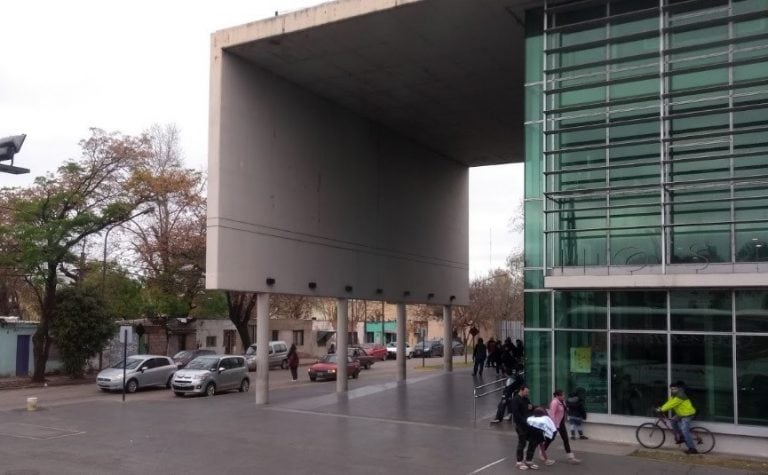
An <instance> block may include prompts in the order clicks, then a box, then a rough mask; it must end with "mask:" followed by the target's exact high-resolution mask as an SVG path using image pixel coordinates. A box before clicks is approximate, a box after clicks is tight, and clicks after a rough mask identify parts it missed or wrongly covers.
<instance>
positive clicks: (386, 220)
mask: <svg viewBox="0 0 768 475" xmlns="http://www.w3.org/2000/svg"><path fill="white" fill-rule="evenodd" d="M532 3H535V2H527V1H518V2H514V1H512V0H510V1H506V2H505V1H501V0H397V1H395V0H341V1H337V2H333V3H327V4H322V5H320V6H317V7H313V8H309V9H306V10H302V11H298V12H295V13H290V14H287V15H283V16H278V17H275V18H270V19H266V20H263V21H259V22H255V23H250V24H246V25H243V26H239V27H235V28H231V29H227V30H223V31H219V32H216V33H214V35H213V38H212V48H211V117H210V138H209V170H210V187H209V199H208V253H207V274H206V275H207V286H208V287H209V288H220V289H229V290H242V291H256V292H280V293H288V294H303V295H318V296H334V297H349V298H362V299H376V300H381V299H384V300H389V301H399V302H406V303H433V304H466V303H468V280H469V276H468V266H469V262H468V261H469V256H468V252H469V251H468V247H469V243H468V224H469V223H468V221H469V218H468V213H469V210H468V187H469V180H468V176H469V175H468V168H469V167H472V166H480V165H490V164H501V163H510V162H520V161H522V155H523V133H522V131H523V95H524V94H523V90H524V88H523V71H524V28H523V18H524V10H525V8H527V7H528V6H530V5H532Z"/></svg>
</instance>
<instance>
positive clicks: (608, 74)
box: [603, 2, 612, 266]
mask: <svg viewBox="0 0 768 475" xmlns="http://www.w3.org/2000/svg"><path fill="white" fill-rule="evenodd" d="M605 9H606V14H607V16H609V17H610V15H611V3H610V2H608V3H607V4H606V5H605ZM605 36H606V37H607V38H611V23H610V22H606V24H605ZM605 59H606V61H610V59H611V48H608V47H607V46H606V48H605ZM605 79H606V83H605V85H604V87H605V103H606V104H610V102H611V87H610V86H611V84H612V79H611V68H610V67H609V66H608V65H607V64H606V66H605ZM604 111H605V144H606V145H610V144H611V108H610V107H608V106H605V109H604ZM610 165H611V149H610V148H606V149H605V166H606V168H607V170H606V172H605V189H606V190H607V191H606V193H605V198H604V199H605V204H606V208H605V216H604V219H605V225H606V227H607V231H606V233H605V234H606V236H605V255H604V256H603V258H604V259H605V264H606V266H610V265H611V264H612V262H611V209H610V208H611V191H610V190H611V170H610V168H609V167H610Z"/></svg>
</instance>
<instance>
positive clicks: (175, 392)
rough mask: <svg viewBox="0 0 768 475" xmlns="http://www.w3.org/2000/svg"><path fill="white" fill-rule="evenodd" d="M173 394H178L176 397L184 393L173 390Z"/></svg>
mask: <svg viewBox="0 0 768 475" xmlns="http://www.w3.org/2000/svg"><path fill="white" fill-rule="evenodd" d="M173 394H174V395H175V396H178V397H181V396H183V395H184V393H183V392H181V391H174V392H173Z"/></svg>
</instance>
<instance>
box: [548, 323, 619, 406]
mask: <svg viewBox="0 0 768 475" xmlns="http://www.w3.org/2000/svg"><path fill="white" fill-rule="evenodd" d="M607 375H608V337H607V334H606V333H605V332H581V331H577V332H574V331H556V332H555V387H556V388H560V389H563V390H564V391H565V392H566V394H568V393H572V392H581V393H582V397H583V398H584V401H585V406H586V408H587V411H589V412H599V413H607V412H608V379H607Z"/></svg>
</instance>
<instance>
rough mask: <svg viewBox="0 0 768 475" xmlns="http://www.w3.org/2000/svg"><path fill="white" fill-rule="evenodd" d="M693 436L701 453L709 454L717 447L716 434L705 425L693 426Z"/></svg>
mask: <svg viewBox="0 0 768 475" xmlns="http://www.w3.org/2000/svg"><path fill="white" fill-rule="evenodd" d="M691 437H692V438H693V443H694V444H696V450H698V451H699V453H700V454H707V453H709V452H711V451H712V449H714V448H715V436H714V435H712V432H710V431H709V430H708V429H705V428H703V427H691Z"/></svg>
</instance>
